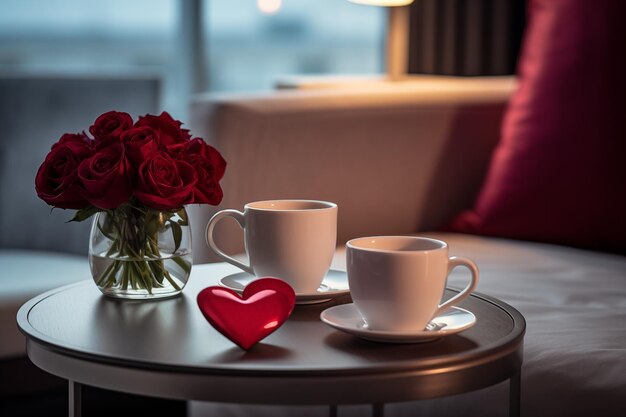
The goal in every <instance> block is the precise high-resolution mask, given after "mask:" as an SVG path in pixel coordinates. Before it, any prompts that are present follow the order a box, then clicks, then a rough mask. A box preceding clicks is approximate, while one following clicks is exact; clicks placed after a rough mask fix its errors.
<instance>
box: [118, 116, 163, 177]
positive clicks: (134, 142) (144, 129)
mask: <svg viewBox="0 0 626 417" xmlns="http://www.w3.org/2000/svg"><path fill="white" fill-rule="evenodd" d="M158 141H159V135H158V133H157V132H156V131H155V130H154V129H152V128H151V127H148V126H141V127H133V128H131V129H130V130H127V131H126V132H124V133H123V134H122V142H124V145H125V146H126V158H127V159H128V160H129V161H130V163H131V164H132V166H133V167H139V165H141V163H142V162H143V161H145V160H146V159H148V158H149V157H151V156H152V155H154V154H155V153H156V152H157V150H158V143H159V142H158Z"/></svg>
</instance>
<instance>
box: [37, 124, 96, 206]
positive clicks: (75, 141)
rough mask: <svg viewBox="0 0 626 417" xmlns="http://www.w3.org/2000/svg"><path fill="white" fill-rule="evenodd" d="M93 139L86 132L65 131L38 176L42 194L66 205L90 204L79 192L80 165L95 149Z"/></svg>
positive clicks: (51, 200) (39, 191)
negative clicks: (78, 173)
mask: <svg viewBox="0 0 626 417" xmlns="http://www.w3.org/2000/svg"><path fill="white" fill-rule="evenodd" d="M90 142H91V141H90V140H89V138H87V137H86V136H85V135H84V134H82V135H81V134H65V135H63V136H62V137H61V139H60V140H59V141H58V142H57V143H55V144H54V145H52V150H51V151H50V152H49V153H48V155H47V156H46V159H45V160H44V161H43V163H42V164H41V166H40V167H39V170H38V171H37V176H36V177H35V190H36V191H37V196H39V198H41V199H42V200H43V201H45V202H46V203H48V204H49V205H51V206H54V207H58V208H62V209H82V208H85V207H86V206H88V205H89V202H88V201H87V200H86V199H85V198H84V197H83V196H82V195H81V194H80V192H79V189H80V187H79V184H78V178H77V169H78V166H79V165H80V163H81V162H82V161H83V160H84V159H86V158H89V156H90V155H91V153H92V147H91V143H90Z"/></svg>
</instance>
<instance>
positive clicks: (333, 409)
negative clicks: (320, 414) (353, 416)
mask: <svg viewBox="0 0 626 417" xmlns="http://www.w3.org/2000/svg"><path fill="white" fill-rule="evenodd" d="M337 415H338V406H336V405H329V406H328V417H337Z"/></svg>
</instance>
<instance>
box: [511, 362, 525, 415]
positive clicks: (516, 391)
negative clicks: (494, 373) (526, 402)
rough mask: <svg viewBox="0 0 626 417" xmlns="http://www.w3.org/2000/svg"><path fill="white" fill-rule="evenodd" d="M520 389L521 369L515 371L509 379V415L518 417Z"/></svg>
mask: <svg viewBox="0 0 626 417" xmlns="http://www.w3.org/2000/svg"><path fill="white" fill-rule="evenodd" d="M521 391H522V371H521V370H520V371H517V372H516V373H515V374H514V375H513V376H512V377H511V378H510V379H509V417H520V407H521Z"/></svg>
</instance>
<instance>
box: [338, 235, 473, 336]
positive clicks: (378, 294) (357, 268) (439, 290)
mask: <svg viewBox="0 0 626 417" xmlns="http://www.w3.org/2000/svg"><path fill="white" fill-rule="evenodd" d="M346 258H347V259H346V260H347V267H348V284H349V286H350V294H351V296H352V300H353V301H354V304H355V306H356V308H357V310H358V311H359V313H360V314H361V316H362V317H363V319H364V320H365V322H366V324H367V327H368V328H370V329H372V330H387V331H398V332H415V331H421V330H424V329H425V328H426V325H427V324H428V323H429V322H430V321H431V320H432V319H433V318H435V317H436V316H438V315H439V314H441V313H442V312H444V310H446V309H448V308H450V307H452V306H453V305H455V304H457V303H459V302H460V301H461V300H463V299H464V298H466V297H468V296H469V295H470V294H471V292H472V291H474V289H475V288H476V285H477V284H478V267H477V266H476V264H475V263H474V262H473V261H471V260H470V259H467V258H459V257H451V258H450V257H448V245H447V244H446V243H445V242H442V241H440V240H436V239H429V238H422V237H413V236H375V237H363V238H358V239H353V240H350V241H349V242H348V243H347V244H346ZM457 266H465V267H467V268H469V270H470V271H471V273H472V278H471V280H470V283H469V284H468V285H467V287H465V289H464V290H463V291H461V292H460V293H458V294H457V295H455V296H454V297H452V298H450V299H449V300H447V301H446V302H444V303H443V304H441V301H442V297H443V293H444V290H445V286H446V282H447V278H448V275H449V274H450V272H451V271H452V269H454V268H455V267H457Z"/></svg>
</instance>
